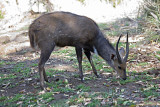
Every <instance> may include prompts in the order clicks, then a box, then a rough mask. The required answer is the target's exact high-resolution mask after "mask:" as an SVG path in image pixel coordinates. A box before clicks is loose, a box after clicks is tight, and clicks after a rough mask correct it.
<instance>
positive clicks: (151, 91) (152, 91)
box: [142, 86, 160, 100]
mask: <svg viewBox="0 0 160 107" xmlns="http://www.w3.org/2000/svg"><path fill="white" fill-rule="evenodd" d="M157 89H158V86H151V87H147V88H144V89H143V90H142V96H143V97H144V98H145V100H149V98H153V97H158V96H160V93H159V92H158V91H157Z"/></svg>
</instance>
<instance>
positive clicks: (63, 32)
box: [29, 12, 129, 89]
mask: <svg viewBox="0 0 160 107" xmlns="http://www.w3.org/2000/svg"><path fill="white" fill-rule="evenodd" d="M120 38H121V36H120V37H119V39H118V42H117V45H116V49H114V47H113V46H112V45H111V43H110V42H109V41H108V40H107V39H106V38H105V37H104V35H103V34H102V32H101V31H100V29H99V27H98V26H97V24H96V23H95V22H94V21H93V20H92V19H90V18H88V17H85V16H79V15H76V14H73V13H69V12H53V13H48V14H44V15H42V16H40V17H39V18H37V19H36V20H34V21H33V23H32V24H31V25H30V27H29V39H30V45H31V47H32V48H36V47H38V48H39V49H40V50H41V55H40V60H39V65H38V69H39V74H40V86H41V88H42V89H44V80H45V81H47V82H48V78H47V75H46V73H45V69H44V65H45V63H46V61H47V60H48V59H49V57H50V54H51V52H52V51H53V49H54V47H55V46H59V47H64V46H73V47H75V50H76V54H77V60H78V64H79V73H80V78H81V80H82V81H83V72H82V50H84V53H85V55H86V56H87V58H88V60H89V62H90V64H91V66H92V69H93V72H94V74H95V75H96V76H97V77H98V74H97V71H96V68H95V66H94V64H93V61H92V57H91V52H94V50H96V51H97V52H98V55H99V56H101V57H102V58H103V59H104V60H105V61H106V62H107V63H108V64H109V65H110V66H111V67H112V68H113V69H114V70H115V71H117V73H118V74H119V76H120V77H121V78H122V79H124V80H125V79H126V61H127V58H128V54H129V44H128V33H127V42H126V55H125V56H124V52H125V51H124V48H121V49H120V50H119V51H118V44H119V41H120ZM123 56H124V58H123Z"/></svg>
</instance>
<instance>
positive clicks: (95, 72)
mask: <svg viewBox="0 0 160 107" xmlns="http://www.w3.org/2000/svg"><path fill="white" fill-rule="evenodd" d="M84 53H85V55H86V56H87V58H88V60H89V62H90V64H91V66H92V70H93V73H94V74H95V75H96V76H97V77H99V75H98V74H97V70H96V68H95V66H94V63H93V60H92V56H91V52H90V51H88V50H84Z"/></svg>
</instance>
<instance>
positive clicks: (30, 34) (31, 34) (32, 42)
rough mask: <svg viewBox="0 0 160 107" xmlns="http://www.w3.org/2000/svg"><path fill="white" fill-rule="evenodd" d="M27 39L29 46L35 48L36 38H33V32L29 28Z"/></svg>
mask: <svg viewBox="0 0 160 107" xmlns="http://www.w3.org/2000/svg"><path fill="white" fill-rule="evenodd" d="M29 40H30V46H31V47H32V48H33V49H35V48H36V40H35V32H34V31H33V30H32V29H31V28H29Z"/></svg>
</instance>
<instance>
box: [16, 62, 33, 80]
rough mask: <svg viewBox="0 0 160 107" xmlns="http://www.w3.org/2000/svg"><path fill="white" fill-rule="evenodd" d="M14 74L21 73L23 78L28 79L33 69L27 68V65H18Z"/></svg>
mask: <svg viewBox="0 0 160 107" xmlns="http://www.w3.org/2000/svg"><path fill="white" fill-rule="evenodd" d="M13 72H15V73H20V74H21V75H22V76H23V77H28V76H29V75H30V73H31V69H30V68H29V67H25V63H17V64H16V65H15V66H14V68H13Z"/></svg>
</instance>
